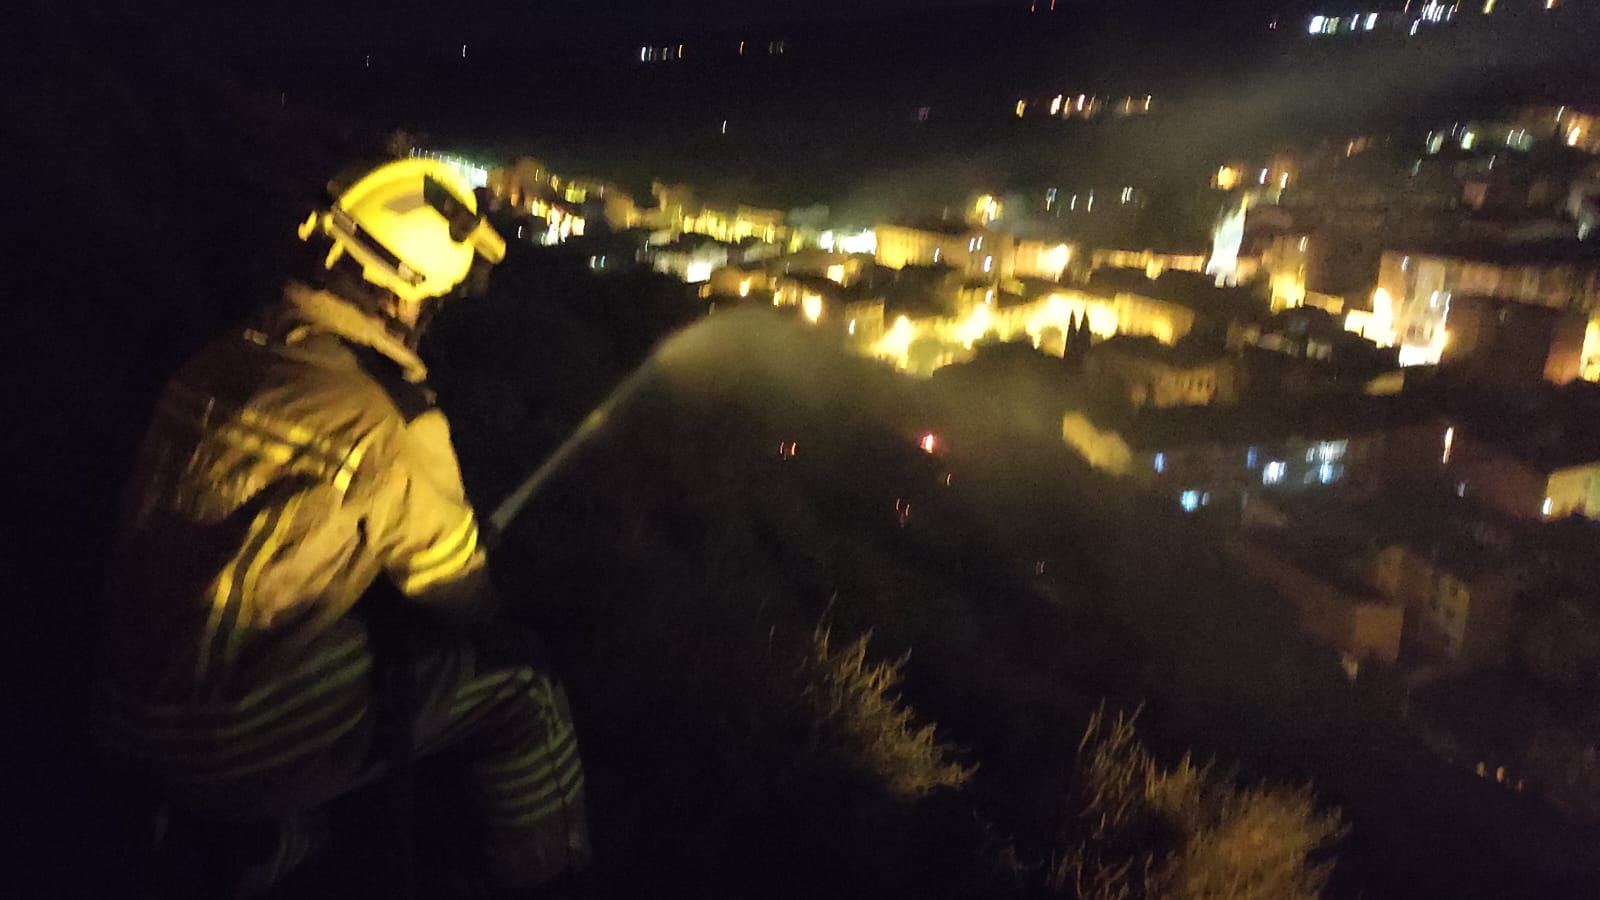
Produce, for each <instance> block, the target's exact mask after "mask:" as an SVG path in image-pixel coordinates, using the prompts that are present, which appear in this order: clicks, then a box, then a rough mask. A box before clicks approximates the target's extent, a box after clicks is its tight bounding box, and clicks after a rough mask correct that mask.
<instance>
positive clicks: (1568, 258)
mask: <svg viewBox="0 0 1600 900" xmlns="http://www.w3.org/2000/svg"><path fill="white" fill-rule="evenodd" d="M1386 252H1389V253H1411V254H1416V255H1418V256H1442V257H1447V258H1450V259H1463V260H1471V261H1474V262H1486V263H1498V264H1502V265H1518V264H1523V265H1526V264H1532V263H1543V264H1546V265H1561V264H1569V265H1587V266H1597V267H1600V241H1579V240H1576V239H1574V240H1559V241H1549V240H1544V241H1528V242H1526V243H1508V242H1505V241H1441V242H1437V243H1429V242H1417V243H1412V244H1406V245H1401V246H1397V247H1393V248H1389V249H1388V250H1387V251H1386Z"/></svg>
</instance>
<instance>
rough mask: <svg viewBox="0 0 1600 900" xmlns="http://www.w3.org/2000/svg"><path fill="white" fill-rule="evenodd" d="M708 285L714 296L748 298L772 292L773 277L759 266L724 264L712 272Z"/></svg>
mask: <svg viewBox="0 0 1600 900" xmlns="http://www.w3.org/2000/svg"><path fill="white" fill-rule="evenodd" d="M706 287H707V289H708V291H709V292H710V294H711V295H712V296H719V297H738V298H740V299H747V298H749V297H751V296H753V295H763V296H764V295H766V294H769V293H771V292H772V287H773V285H772V279H771V278H769V277H768V276H767V273H766V272H765V271H763V270H762V269H759V268H740V267H735V266H724V267H722V268H718V269H715V270H713V271H712V272H711V277H710V279H709V280H708V281H707V282H706Z"/></svg>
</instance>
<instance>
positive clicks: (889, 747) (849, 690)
mask: <svg viewBox="0 0 1600 900" xmlns="http://www.w3.org/2000/svg"><path fill="white" fill-rule="evenodd" d="M831 639H832V634H831V632H829V630H828V629H826V628H822V627H819V628H818V629H817V631H816V634H815V636H814V637H813V643H812V655H811V656H810V657H809V658H807V660H806V664H805V675H804V687H803V688H802V693H803V695H804V696H805V698H806V700H807V701H809V703H810V705H811V709H812V712H813V714H815V715H816V717H817V724H818V728H819V732H822V733H829V732H831V735H830V736H829V737H821V738H819V740H820V741H829V742H831V743H832V744H833V745H834V746H833V748H832V752H833V753H835V754H837V755H838V757H839V758H840V760H841V761H842V762H843V763H845V764H846V765H851V766H858V767H861V768H863V769H865V770H866V771H869V772H871V773H872V774H873V775H875V776H877V778H879V779H881V780H882V782H883V783H884V784H885V785H886V786H887V788H888V791H889V793H890V794H891V795H892V796H895V797H900V798H905V799H916V798H918V797H923V796H926V795H927V794H928V793H929V792H930V791H933V790H934V789H936V788H958V787H961V786H962V785H963V784H966V783H967V781H968V780H969V779H971V777H972V773H973V771H974V770H973V769H972V768H970V767H963V766H962V765H960V764H959V763H957V762H954V761H952V759H951V757H952V755H953V751H954V748H952V747H950V746H948V745H945V744H941V743H940V742H939V741H938V740H937V739H936V738H935V737H934V727H933V726H932V725H922V726H920V727H919V726H917V725H916V724H915V723H914V722H913V720H912V712H911V710H909V709H906V708H904V707H902V706H901V705H900V702H899V698H898V697H897V696H893V695H892V694H891V693H890V692H891V691H893V690H894V688H895V686H896V685H898V684H899V683H900V678H901V670H902V669H904V668H905V664H906V660H907V659H909V658H910V654H909V653H907V654H906V655H904V656H902V657H900V659H899V660H898V661H896V662H892V663H871V662H868V661H867V639H868V635H862V636H860V637H858V638H856V639H855V640H853V641H850V642H849V643H848V644H846V645H845V646H844V647H843V648H842V649H839V650H835V649H833V647H832V640H831Z"/></svg>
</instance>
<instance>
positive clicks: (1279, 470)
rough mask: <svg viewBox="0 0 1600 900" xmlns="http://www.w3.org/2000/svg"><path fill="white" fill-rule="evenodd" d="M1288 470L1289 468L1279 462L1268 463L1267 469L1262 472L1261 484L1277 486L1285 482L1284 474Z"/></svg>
mask: <svg viewBox="0 0 1600 900" xmlns="http://www.w3.org/2000/svg"><path fill="white" fill-rule="evenodd" d="M1287 468H1288V466H1286V465H1284V464H1283V463H1282V462H1280V461H1278V460H1273V461H1272V462H1269V463H1267V465H1266V468H1264V469H1262V470H1261V483H1262V484H1277V483H1278V482H1280V481H1282V480H1283V473H1284V470H1285V469H1287Z"/></svg>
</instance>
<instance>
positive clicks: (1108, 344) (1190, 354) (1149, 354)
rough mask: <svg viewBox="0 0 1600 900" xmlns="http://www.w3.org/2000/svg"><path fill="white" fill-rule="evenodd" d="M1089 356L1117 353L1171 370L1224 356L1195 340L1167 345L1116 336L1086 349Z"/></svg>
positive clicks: (1212, 361) (1151, 340)
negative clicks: (1169, 367)
mask: <svg viewBox="0 0 1600 900" xmlns="http://www.w3.org/2000/svg"><path fill="white" fill-rule="evenodd" d="M1089 353H1090V354H1091V355H1103V354H1119V355H1123V356H1131V357H1133V358H1135V359H1142V360H1145V361H1147V362H1156V363H1164V364H1166V365H1169V366H1173V367H1175V368H1193V367H1196V366H1204V365H1209V364H1211V363H1214V362H1216V361H1217V360H1219V359H1222V358H1224V357H1226V356H1227V353H1226V352H1225V351H1223V350H1220V349H1218V348H1215V347H1207V346H1204V345H1202V344H1200V343H1198V342H1195V341H1179V342H1178V343H1177V344H1175V345H1172V346H1168V345H1166V344H1163V343H1161V342H1160V341H1158V340H1156V339H1155V338H1153V337H1148V336H1138V337H1135V336H1133V335H1127V334H1119V335H1115V336H1112V337H1109V338H1107V339H1105V340H1103V341H1101V342H1099V343H1098V344H1095V345H1094V346H1093V347H1092V348H1090V350H1089Z"/></svg>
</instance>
